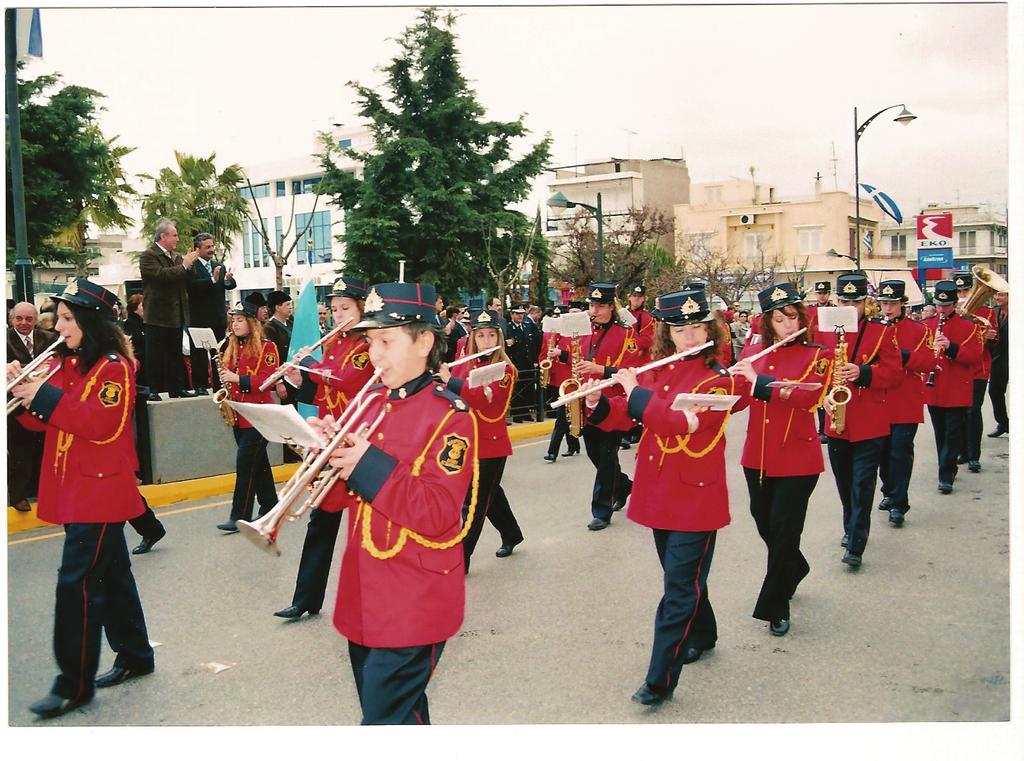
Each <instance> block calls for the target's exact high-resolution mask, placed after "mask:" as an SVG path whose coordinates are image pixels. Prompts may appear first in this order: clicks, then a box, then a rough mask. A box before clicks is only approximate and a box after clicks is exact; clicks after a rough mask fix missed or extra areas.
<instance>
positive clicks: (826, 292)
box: [807, 280, 832, 444]
mask: <svg viewBox="0 0 1024 761" xmlns="http://www.w3.org/2000/svg"><path fill="white" fill-rule="evenodd" d="M814 295H815V297H816V298H817V302H816V303H814V304H811V305H810V306H809V307H807V316H808V318H809V319H810V325H809V326H808V328H807V335H808V336H809V337H810V340H811V341H814V342H816V343H817V342H818V338H817V335H816V333H817V331H818V310H819V309H820V308H821V307H830V306H832V283H831V282H829V281H828V280H818V281H815V283H814ZM818 440H819V441H821V443H822V444H827V443H828V436H826V435H825V408H824V407H818Z"/></svg>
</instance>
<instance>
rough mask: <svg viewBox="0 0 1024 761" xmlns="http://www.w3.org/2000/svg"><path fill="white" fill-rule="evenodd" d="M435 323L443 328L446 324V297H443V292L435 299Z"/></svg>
mask: <svg viewBox="0 0 1024 761" xmlns="http://www.w3.org/2000/svg"><path fill="white" fill-rule="evenodd" d="M434 324H435V325H437V326H438V327H439V328H443V327H444V324H445V314H444V299H443V298H441V294H438V295H437V299H435V300H434Z"/></svg>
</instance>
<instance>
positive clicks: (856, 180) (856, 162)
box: [853, 103, 917, 269]
mask: <svg viewBox="0 0 1024 761" xmlns="http://www.w3.org/2000/svg"><path fill="white" fill-rule="evenodd" d="M891 108H902V109H903V110H902V111H901V112H900V114H899V116H897V117H896V118H895V119H893V121H894V122H898V123H899V124H902V125H903V126H904V127H905V126H907V125H908V124H910V123H911V122H912V121H914V119H916V118H917V117H916V116H914V115H913V114H912V113H910V111H908V110H907V104H906V103H896V104H895V105H892V106H886V107H885V108H883V109H882V110H881V111H878V112H877V113H876V114H874V116H871V117H869V118H868V119H867V121H865V122H864V123H863V124H861V125H859V126H858V124H857V107H856V106H854V107H853V192H854V197H855V199H856V200H855V205H856V211H857V220H856V222H855V223H854V224H855V226H856V233H855V237H856V239H857V241H856V247H857V248H856V250H857V258H856V262H857V269H860V152H859V149H858V144H859V143H860V136H861V135H863V134H864V130H866V129H867V128H868V125H869V124H871V122H873V121H874V120H875V118H876V117H878V116H880V115H881V114H883V113H885V112H886V111H888V110H889V109H891Z"/></svg>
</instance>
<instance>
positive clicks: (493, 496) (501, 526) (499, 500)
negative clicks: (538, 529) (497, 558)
mask: <svg viewBox="0 0 1024 761" xmlns="http://www.w3.org/2000/svg"><path fill="white" fill-rule="evenodd" d="M507 460H508V458H507V457H486V458H484V459H482V460H480V478H479V481H478V487H477V498H476V508H475V510H474V512H473V523H472V524H471V525H470V527H469V530H468V531H467V532H466V537H465V538H464V539H463V540H462V552H463V557H464V558H465V561H466V570H467V571H468V570H469V559H470V557H472V555H473V550H474V549H476V543H477V541H479V539H480V532H481V531H483V530H484V518H485V517H486V518H487V520H489V521H490V522H491V525H492V526H494V528H496V529H497V530H498V534H500V535H501V543H502V544H519V542H521V541H523V532H522V530H521V529H520V528H519V522H518V521H517V520H516V516H515V515H514V514H513V513H512V506H511V505H509V503H508V497H506V496H505V490H504V489H502V488H501V476H502V474H503V473H504V472H505V462H506V461H507ZM472 496H473V485H472V484H470V486H469V490H468V491H467V492H466V500H465V502H464V503H463V505H462V521H463V523H465V522H466V519H467V518H468V517H469V501H470V499H471V498H472Z"/></svg>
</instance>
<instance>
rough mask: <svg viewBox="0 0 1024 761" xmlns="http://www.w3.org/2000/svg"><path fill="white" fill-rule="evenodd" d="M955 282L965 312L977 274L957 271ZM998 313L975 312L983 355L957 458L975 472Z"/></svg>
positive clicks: (978, 466)
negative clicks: (982, 411)
mask: <svg viewBox="0 0 1024 761" xmlns="http://www.w3.org/2000/svg"><path fill="white" fill-rule="evenodd" d="M953 282H954V283H956V293H957V299H958V304H957V308H958V309H959V310H960V311H961V313H963V308H964V306H965V305H966V304H967V299H968V298H969V297H970V295H971V289H972V288H973V287H974V275H973V274H972V273H971V272H954V273H953ZM995 315H996V313H995V310H994V309H992V307H986V306H982V307H979V308H978V309H977V310H975V312H974V315H973V318H974V322H975V323H976V324H980V326H981V327H980V329H979V330H978V332H977V339H978V341H980V342H981V356H980V357H978V362H977V363H976V364H975V366H974V386H973V389H974V392H973V396H972V397H971V406H970V407H968V408H967V418H966V420H965V423H964V432H963V437H962V439H961V445H960V456H959V457H958V458H957V462H958V463H960V464H963V463H967V469H968V470H969V471H970V472H971V473H980V472H981V433H982V427H983V426H982V422H981V405H982V402H984V401H985V391H986V390H987V389H988V379H989V377H990V376H991V375H992V347H993V346H994V345H995V342H996V341H997V340H998V338H999V334H998V333H997V332H996V331H995V330H993V328H994V327H995V325H996V319H995Z"/></svg>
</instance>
